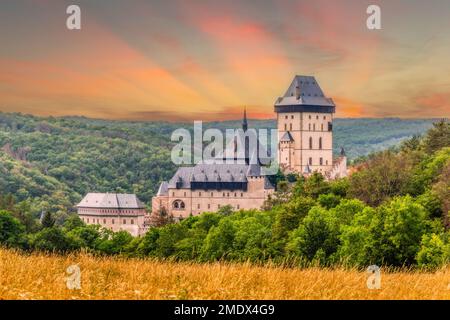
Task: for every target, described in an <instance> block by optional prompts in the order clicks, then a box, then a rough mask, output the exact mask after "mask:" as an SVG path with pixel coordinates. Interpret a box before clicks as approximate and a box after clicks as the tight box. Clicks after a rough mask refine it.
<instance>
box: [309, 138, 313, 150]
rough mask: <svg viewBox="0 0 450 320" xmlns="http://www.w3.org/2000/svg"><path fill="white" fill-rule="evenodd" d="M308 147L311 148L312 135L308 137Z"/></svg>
mask: <svg viewBox="0 0 450 320" xmlns="http://www.w3.org/2000/svg"><path fill="white" fill-rule="evenodd" d="M309 148H310V149H312V137H309Z"/></svg>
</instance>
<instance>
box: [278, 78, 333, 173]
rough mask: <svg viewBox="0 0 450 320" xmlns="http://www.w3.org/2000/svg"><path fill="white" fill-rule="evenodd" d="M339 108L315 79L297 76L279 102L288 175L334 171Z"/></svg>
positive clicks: (281, 158) (282, 154)
mask: <svg viewBox="0 0 450 320" xmlns="http://www.w3.org/2000/svg"><path fill="white" fill-rule="evenodd" d="M335 108H336V106H335V104H334V102H333V100H332V99H330V98H327V97H325V95H324V94H323V92H322V89H320V86H319V85H318V83H317V81H316V79H315V78H314V77H311V76H295V78H294V80H293V81H292V83H291V85H290V86H289V88H288V90H287V91H286V93H285V94H284V96H282V97H280V98H278V99H277V101H276V103H275V112H276V113H277V126H278V163H279V164H280V167H281V168H282V169H283V170H284V171H285V172H297V173H299V174H303V172H305V170H306V171H308V172H314V171H318V172H320V173H322V174H327V173H329V172H331V171H332V168H333V113H334V112H335Z"/></svg>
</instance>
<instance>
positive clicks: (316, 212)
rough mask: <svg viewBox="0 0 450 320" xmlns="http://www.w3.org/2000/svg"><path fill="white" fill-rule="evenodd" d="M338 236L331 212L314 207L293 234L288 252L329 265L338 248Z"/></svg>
mask: <svg viewBox="0 0 450 320" xmlns="http://www.w3.org/2000/svg"><path fill="white" fill-rule="evenodd" d="M338 236H339V229H338V228H337V223H336V221H335V219H334V217H333V216H332V215H331V214H330V212H329V211H328V210H326V209H324V208H322V207H314V208H312V209H311V210H310V211H309V213H308V215H307V216H306V217H305V219H303V221H302V223H301V224H300V226H299V227H298V228H297V229H296V230H295V231H294V232H293V233H292V234H291V237H290V240H289V242H288V244H287V250H288V252H292V253H294V254H295V255H297V256H299V257H303V258H306V259H307V260H308V261H313V260H319V261H318V262H320V263H321V264H327V263H329V262H331V259H330V256H331V255H333V254H334V253H335V252H336V250H337V248H338V244H339V239H338Z"/></svg>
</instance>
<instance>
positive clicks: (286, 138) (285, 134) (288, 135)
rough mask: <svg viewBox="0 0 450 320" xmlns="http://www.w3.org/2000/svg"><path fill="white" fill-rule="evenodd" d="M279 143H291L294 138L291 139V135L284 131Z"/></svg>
mask: <svg viewBox="0 0 450 320" xmlns="http://www.w3.org/2000/svg"><path fill="white" fill-rule="evenodd" d="M280 141H288V142H291V141H294V138H292V135H291V133H290V132H289V131H286V132H285V133H284V134H283V136H282V137H281V139H280Z"/></svg>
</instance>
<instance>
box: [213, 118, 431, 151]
mask: <svg viewBox="0 0 450 320" xmlns="http://www.w3.org/2000/svg"><path fill="white" fill-rule="evenodd" d="M437 120H438V119H398V118H382V119H375V118H359V119H335V120H334V124H333V130H334V132H333V147H334V153H335V154H337V153H338V152H339V151H340V148H341V147H344V148H345V150H346V152H347V156H348V157H349V159H350V160H352V159H355V158H357V157H360V156H364V155H367V154H369V153H372V152H375V151H380V150H383V149H387V148H389V147H392V146H395V145H398V144H399V142H401V141H402V140H405V139H407V138H410V137H412V136H414V135H421V134H423V133H424V132H425V131H427V130H428V129H430V128H431V127H432V124H433V122H436V121H437ZM239 126H240V121H224V122H210V123H207V124H206V125H204V127H217V128H221V129H225V128H235V127H239ZM275 126H276V122H275V120H250V121H249V127H252V128H275Z"/></svg>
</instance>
